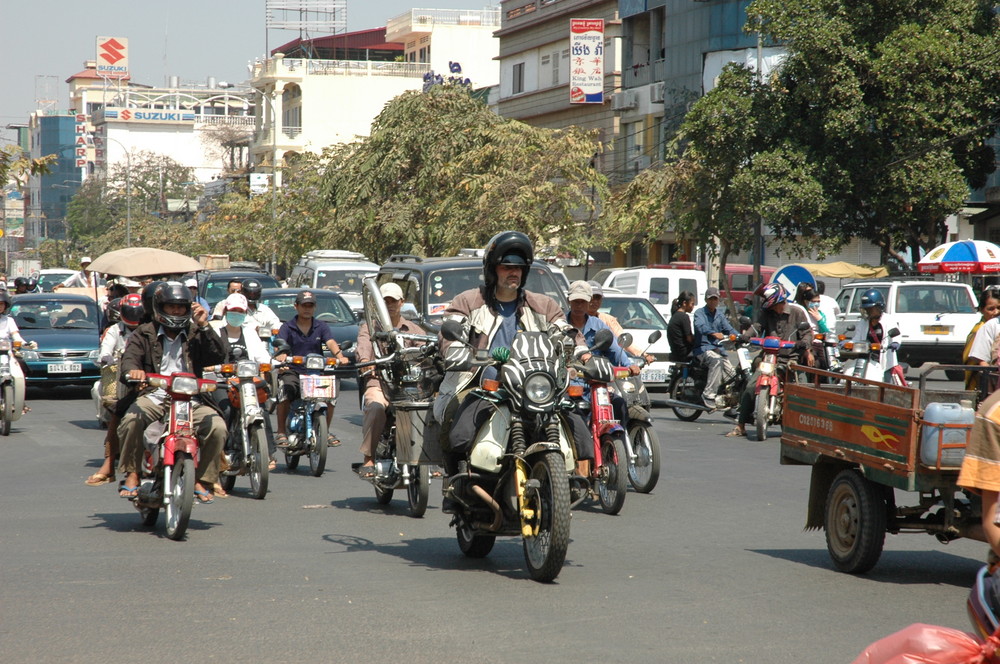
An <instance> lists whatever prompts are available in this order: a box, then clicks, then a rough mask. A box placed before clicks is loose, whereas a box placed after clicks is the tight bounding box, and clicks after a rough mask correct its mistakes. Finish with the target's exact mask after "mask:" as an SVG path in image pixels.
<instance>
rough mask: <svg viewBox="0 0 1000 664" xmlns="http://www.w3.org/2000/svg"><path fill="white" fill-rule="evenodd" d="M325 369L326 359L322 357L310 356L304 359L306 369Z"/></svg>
mask: <svg viewBox="0 0 1000 664" xmlns="http://www.w3.org/2000/svg"><path fill="white" fill-rule="evenodd" d="M325 367H326V359H325V358H324V357H323V356H322V355H310V356H309V357H307V358H306V369H311V370H313V371H321V370H322V369H324V368H325Z"/></svg>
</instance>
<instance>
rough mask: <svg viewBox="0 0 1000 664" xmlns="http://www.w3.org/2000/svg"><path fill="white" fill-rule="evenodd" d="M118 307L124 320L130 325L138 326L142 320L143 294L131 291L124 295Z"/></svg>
mask: <svg viewBox="0 0 1000 664" xmlns="http://www.w3.org/2000/svg"><path fill="white" fill-rule="evenodd" d="M118 308H119V314H120V315H121V319H122V322H123V323H125V325H127V326H128V327H136V326H137V325H138V324H139V323H140V322H142V296H141V295H139V294H138V293H129V294H128V295H126V296H125V297H123V298H122V299H121V302H119V303H118Z"/></svg>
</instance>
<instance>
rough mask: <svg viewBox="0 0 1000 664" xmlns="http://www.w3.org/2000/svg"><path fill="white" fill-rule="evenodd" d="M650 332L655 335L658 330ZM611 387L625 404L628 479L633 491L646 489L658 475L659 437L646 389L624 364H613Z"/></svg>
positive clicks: (657, 333)
mask: <svg viewBox="0 0 1000 664" xmlns="http://www.w3.org/2000/svg"><path fill="white" fill-rule="evenodd" d="M654 334H655V335H659V334H660V331H659V330H657V331H656V332H654ZM657 338H658V336H657ZM651 342H652V337H651ZM619 343H621V342H619ZM635 361H636V362H639V363H643V362H644V360H642V358H635ZM615 389H616V390H617V392H618V394H620V395H621V396H622V398H623V399H625V407H626V408H628V427H627V429H626V431H625V434H626V435H625V457H626V460H627V462H628V481H629V483H630V484H631V485H632V488H633V489H635V490H636V491H637V492H639V493H649V492H650V491H652V490H653V487H655V486H656V483H657V482H658V481H659V479H660V438H659V436H657V434H656V430H655V429H654V428H653V418H652V415H651V414H650V411H651V409H650V402H649V393H648V392H646V384H645V383H644V382H643V380H642V376H633V375H632V374H631V373H630V372H629V370H628V369H627V368H624V369H623V368H618V367H616V368H615Z"/></svg>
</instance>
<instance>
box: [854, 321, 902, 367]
mask: <svg viewBox="0 0 1000 664" xmlns="http://www.w3.org/2000/svg"><path fill="white" fill-rule="evenodd" d="M878 322H879V324H880V325H882V336H883V339H882V343H884V344H885V346H886V349H885V354H884V355H882V358H883V360H882V368H883V369H884V370H885V371H888V370H889V369H892V368H893V367H894V366H896V365H897V364H899V360H898V359H897V351H894V350H890V349H889V347H888V346H889V344H891V343H893V341H895V342H896V343H898V344H902V339H903V337H901V336H899V337H895V338H890V337H889V330H891V329H892V328H894V327H895V328H897V329H898V328H899V325H896V323H895V322H894V321H891V320H889V319H888V318H886V317H885V315H884V314H883V315H882V318H880V319H879V321H878ZM853 341H871V339H869V338H868V321H867V320H865V319H864V318H862V319H861V320H859V321H858V323H857V326H856V327H855V328H854V337H853Z"/></svg>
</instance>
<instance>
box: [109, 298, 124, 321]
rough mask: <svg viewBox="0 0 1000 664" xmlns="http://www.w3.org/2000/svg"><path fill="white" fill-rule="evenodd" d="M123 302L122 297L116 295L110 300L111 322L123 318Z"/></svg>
mask: <svg viewBox="0 0 1000 664" xmlns="http://www.w3.org/2000/svg"><path fill="white" fill-rule="evenodd" d="M121 304H122V299H121V298H120V297H116V298H114V299H113V300H109V301H108V322H109V323H111V324H114V323H117V322H118V321H120V320H121Z"/></svg>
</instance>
